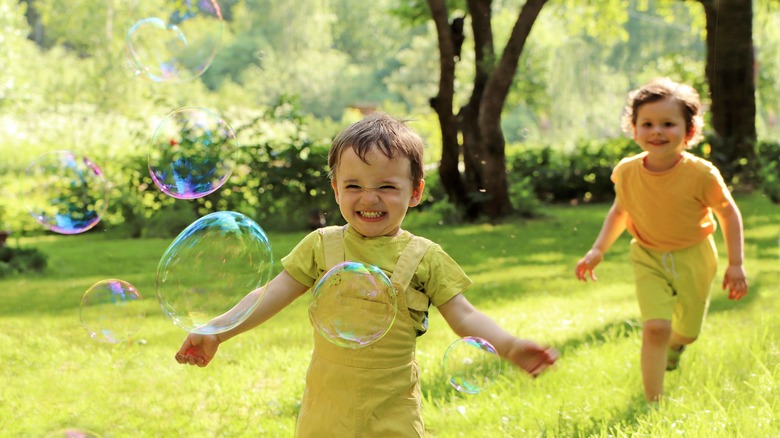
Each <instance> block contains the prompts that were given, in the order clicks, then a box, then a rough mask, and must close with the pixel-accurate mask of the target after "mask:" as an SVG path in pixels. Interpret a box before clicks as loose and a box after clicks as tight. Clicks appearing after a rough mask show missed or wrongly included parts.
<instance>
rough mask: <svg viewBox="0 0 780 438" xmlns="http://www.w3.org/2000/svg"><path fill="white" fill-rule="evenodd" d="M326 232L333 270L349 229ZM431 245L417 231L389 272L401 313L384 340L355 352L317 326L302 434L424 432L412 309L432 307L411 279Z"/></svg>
mask: <svg viewBox="0 0 780 438" xmlns="http://www.w3.org/2000/svg"><path fill="white" fill-rule="evenodd" d="M320 233H321V234H322V236H323V243H324V252H325V264H326V268H327V269H326V272H327V270H329V269H330V268H332V267H333V266H335V265H337V264H339V263H341V262H343V261H345V260H344V239H343V233H344V229H343V228H342V227H327V228H323V229H321V230H320ZM431 243H432V242H431V241H430V240H427V239H424V238H421V237H417V236H412V240H411V241H410V242H409V244H407V246H406V248H405V249H404V251H403V252H402V253H401V256H400V257H399V259H398V261H397V263H396V266H395V268H394V269H393V272H392V275H391V276H390V280H391V282H392V283H393V285H394V286H395V287H396V290H397V291H398V295H397V303H398V313H397V315H396V318H395V321H394V323H393V325H392V326H391V327H390V330H389V331H388V332H387V334H385V336H384V337H382V338H381V339H380V340H379V341H377V342H375V343H374V344H371V345H369V346H367V347H365V348H361V349H354V350H353V349H349V348H344V347H339V346H337V345H334V344H332V343H331V342H329V341H328V340H327V339H325V338H323V337H322V336H321V335H320V334H319V333H318V332H317V331H316V330H315V331H314V353H313V354H312V360H311V364H310V365H309V370H308V373H307V375H306V390H305V391H304V394H303V401H302V402H301V410H300V413H299V415H298V424H297V428H296V437H300V438H309V437H316V438H327V437H334V438H335V437H337V438H348V437H376V438H391V437H422V436H424V434H425V428H424V426H423V421H422V415H421V402H422V397H421V393H420V378H419V377H420V370H419V367H418V365H417V362H416V361H415V348H416V339H417V335H418V330H419V329H418V328H416V327H415V322H414V320H413V319H412V317H411V315H410V313H409V309H415V310H418V311H419V310H427V308H428V299H427V296H425V294H424V293H422V292H420V291H417V290H414V289H412V288H410V287H409V284H410V282H411V280H412V277H413V276H414V273H415V271H416V269H417V265H418V264H419V263H420V261H421V260H422V258H423V256H424V255H425V252H426V251H427V250H428V248H429V246H430V245H431ZM410 302H411V303H410ZM345 311H355V312H359V311H360V310H359V309H352V310H351V309H345Z"/></svg>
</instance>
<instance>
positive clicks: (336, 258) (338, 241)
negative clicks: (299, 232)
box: [317, 226, 346, 272]
mask: <svg viewBox="0 0 780 438" xmlns="http://www.w3.org/2000/svg"><path fill="white" fill-rule="evenodd" d="M345 227H346V226H342V227H340V226H330V227H324V228H320V229H318V230H317V231H318V232H319V233H320V235H322V247H323V248H322V249H323V252H324V253H325V271H326V272H327V271H330V269H331V268H332V267H334V266H336V265H338V264H339V263H341V262H343V261H344V230H345Z"/></svg>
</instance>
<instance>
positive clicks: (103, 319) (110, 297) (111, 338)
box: [79, 279, 146, 344]
mask: <svg viewBox="0 0 780 438" xmlns="http://www.w3.org/2000/svg"><path fill="white" fill-rule="evenodd" d="M79 316H80V318H81V325H82V326H83V327H84V329H85V330H86V331H87V333H88V334H89V336H90V337H91V338H92V339H95V340H96V341H100V342H105V343H109V344H116V343H118V342H122V341H124V340H126V339H128V338H130V337H131V336H132V335H133V334H135V333H136V332H137V331H138V329H139V327H140V325H141V322H142V321H143V319H144V317H145V316H146V310H145V307H144V302H143V297H142V296H141V294H140V293H139V292H138V290H137V289H136V288H135V286H133V285H132V284H130V283H128V282H126V281H124V280H117V279H108V280H101V281H98V282H97V283H95V284H94V285H92V287H90V288H89V289H87V291H86V292H85V293H84V295H83V296H82V298H81V308H80V312H79Z"/></svg>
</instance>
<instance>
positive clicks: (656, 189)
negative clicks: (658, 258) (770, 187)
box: [612, 152, 733, 251]
mask: <svg viewBox="0 0 780 438" xmlns="http://www.w3.org/2000/svg"><path fill="white" fill-rule="evenodd" d="M645 156H647V152H642V153H640V154H637V155H634V156H632V157H628V158H624V159H622V160H620V162H619V163H618V165H617V166H615V169H614V170H613V171H612V181H613V182H614V183H615V193H616V194H617V202H618V204H619V205H620V206H622V207H623V208H624V209H625V210H626V211H627V212H628V221H627V228H628V232H629V233H630V234H631V236H633V237H634V238H635V239H636V240H637V241H638V242H639V244H641V245H642V246H644V247H647V248H650V249H654V250H659V251H675V250H679V249H683V248H688V247H690V246H693V245H695V244H697V243H699V242H701V241H702V240H703V239H705V238H706V237H707V236H709V235H710V234H712V233H714V232H715V230H716V229H717V224H716V222H715V219H714V218H713V215H712V209H711V207H713V206H719V205H725V204H727V203H729V202H733V200H732V198H731V193H730V192H729V190H728V188H727V187H726V184H725V183H724V182H723V178H722V177H721V175H720V172H719V171H718V169H717V168H716V167H715V166H714V165H713V164H712V163H710V162H709V161H707V160H704V159H702V158H699V157H696V156H694V155H692V154H690V153H688V152H683V154H682V158H681V159H680V161H678V162H677V164H676V165H675V166H674V167H673V168H671V169H669V170H667V171H665V172H651V171H649V170H647V169H646V168H645V166H644V164H643V162H644V157H645Z"/></svg>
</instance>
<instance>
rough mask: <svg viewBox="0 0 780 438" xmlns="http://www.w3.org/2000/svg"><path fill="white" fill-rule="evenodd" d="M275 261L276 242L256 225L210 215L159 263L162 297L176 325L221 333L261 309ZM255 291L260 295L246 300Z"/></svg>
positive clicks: (195, 224) (238, 218)
mask: <svg viewBox="0 0 780 438" xmlns="http://www.w3.org/2000/svg"><path fill="white" fill-rule="evenodd" d="M272 264H273V254H272V252H271V245H270V243H269V242H268V238H267V237H266V235H265V232H264V231H263V229H262V228H260V226H259V225H257V223H255V222H254V221H252V220H251V219H249V218H248V217H246V216H244V215H243V214H241V213H236V212H232V211H219V212H215V213H211V214H209V215H206V216H204V217H202V218H200V219H198V220H197V221H195V222H193V223H192V224H190V226H188V227H187V228H186V229H185V230H184V231H182V232H181V233H180V234H179V236H178V237H176V239H175V240H174V241H173V242H172V243H171V244H170V246H168V249H166V250H165V253H164V254H163V256H162V258H161V259H160V263H159V264H158V265H157V276H156V283H157V299H158V301H159V303H160V306H161V307H162V310H163V312H164V313H165V315H166V316H167V317H168V318H170V319H171V321H173V323H174V324H175V325H177V326H179V327H181V328H183V329H185V330H187V331H190V332H194V333H200V334H215V333H221V332H224V331H226V330H230V329H231V328H233V327H235V326H237V325H238V324H240V323H242V322H243V321H244V320H245V319H246V318H247V317H248V316H249V315H250V314H251V313H252V311H254V309H255V308H256V307H257V305H258V303H259V302H260V299H261V298H262V295H263V293H264V291H265V289H264V288H260V286H263V285H265V284H267V283H268V281H269V280H270V276H271V266H272ZM251 291H256V293H255V294H254V295H252V296H250V297H248V298H247V299H243V298H244V297H245V296H246V295H247V294H248V293H249V292H251ZM242 299H243V300H242ZM239 302H240V303H241V304H240V305H239ZM231 309H232V310H231ZM228 310H231V312H230V313H229V314H226V312H227V311H228Z"/></svg>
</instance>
